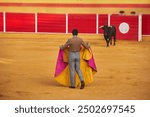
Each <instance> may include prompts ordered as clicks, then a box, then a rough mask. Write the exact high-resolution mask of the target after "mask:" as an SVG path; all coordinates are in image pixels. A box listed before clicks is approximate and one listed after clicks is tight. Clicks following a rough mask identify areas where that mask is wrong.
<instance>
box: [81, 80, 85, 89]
mask: <svg viewBox="0 0 150 117" xmlns="http://www.w3.org/2000/svg"><path fill="white" fill-rule="evenodd" d="M84 86H85V83H84V81H81V87H80V89H84Z"/></svg>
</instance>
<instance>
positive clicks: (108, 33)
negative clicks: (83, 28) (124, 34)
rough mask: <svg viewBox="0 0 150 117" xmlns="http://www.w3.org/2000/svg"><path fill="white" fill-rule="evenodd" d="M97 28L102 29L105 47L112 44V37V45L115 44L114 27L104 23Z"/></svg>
mask: <svg viewBox="0 0 150 117" xmlns="http://www.w3.org/2000/svg"><path fill="white" fill-rule="evenodd" d="M99 28H102V29H103V31H104V39H105V40H106V43H107V47H109V44H110V45H112V37H113V39H114V45H116V27H115V26H108V25H104V26H100V27H99Z"/></svg>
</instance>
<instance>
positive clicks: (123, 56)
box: [0, 34, 150, 100]
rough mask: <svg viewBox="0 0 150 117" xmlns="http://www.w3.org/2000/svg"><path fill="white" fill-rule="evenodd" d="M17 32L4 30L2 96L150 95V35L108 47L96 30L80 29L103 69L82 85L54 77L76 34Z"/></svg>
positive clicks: (0, 47)
mask: <svg viewBox="0 0 150 117" xmlns="http://www.w3.org/2000/svg"><path fill="white" fill-rule="evenodd" d="M7 35H8V36H7ZM14 35H15V34H4V35H3V34H1V36H0V99H2V100H3V99H6V100H10V99H13V100H16V99H18V100H22V99H27V100H28V99H40V100H41V99H42V100H51V99H53V100H55V99H56V100H58V99H61V100H70V99H73V100H74V99H77V100H79V99H90V100H91V99H92V100H95V99H98V100H99V99H104V100H105V99H112V100H116V99H123V100H124V99H126V100H128V99H131V100H132V99H135V100H141V99H144V100H145V99H150V38H149V37H148V38H149V39H148V38H147V39H143V41H142V42H133V41H121V40H118V41H117V45H116V46H110V47H109V48H107V47H106V44H105V41H104V40H103V39H100V38H99V36H97V35H79V36H80V37H82V38H84V40H85V41H89V42H90V43H91V47H92V50H93V53H94V57H95V61H96V64H97V69H98V72H97V73H96V74H95V75H94V82H93V83H92V84H90V85H88V86H86V87H85V89H84V90H80V89H79V88H76V89H69V88H68V87H64V86H61V85H60V84H58V83H57V82H56V81H55V80H54V77H53V75H54V70H55V65H56V58H57V53H58V47H59V45H61V44H63V43H64V42H65V41H66V40H67V38H69V37H71V35H62V34H60V35H46V34H33V36H32V34H29V35H28V36H27V35H23V34H21V36H16V35H15V36H14ZM5 37H7V38H5Z"/></svg>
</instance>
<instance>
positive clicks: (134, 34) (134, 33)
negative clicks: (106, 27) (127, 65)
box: [110, 15, 138, 41]
mask: <svg viewBox="0 0 150 117" xmlns="http://www.w3.org/2000/svg"><path fill="white" fill-rule="evenodd" d="M121 23H126V24H127V25H128V26H129V27H128V28H129V30H128V31H127V25H121ZM110 24H111V25H114V26H116V31H117V36H116V38H117V39H122V40H136V41H138V16H119V15H111V20H110ZM119 26H120V27H121V29H122V31H125V32H126V31H127V32H126V33H122V32H121V31H120V29H119Z"/></svg>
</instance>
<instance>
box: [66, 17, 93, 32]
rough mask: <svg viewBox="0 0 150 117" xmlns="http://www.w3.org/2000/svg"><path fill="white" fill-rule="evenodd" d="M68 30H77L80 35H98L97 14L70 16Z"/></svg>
mask: <svg viewBox="0 0 150 117" xmlns="http://www.w3.org/2000/svg"><path fill="white" fill-rule="evenodd" d="M68 27H69V28H68V29H69V32H70V33H71V32H72V29H73V28H77V29H78V30H79V32H80V33H96V14H69V15H68Z"/></svg>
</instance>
